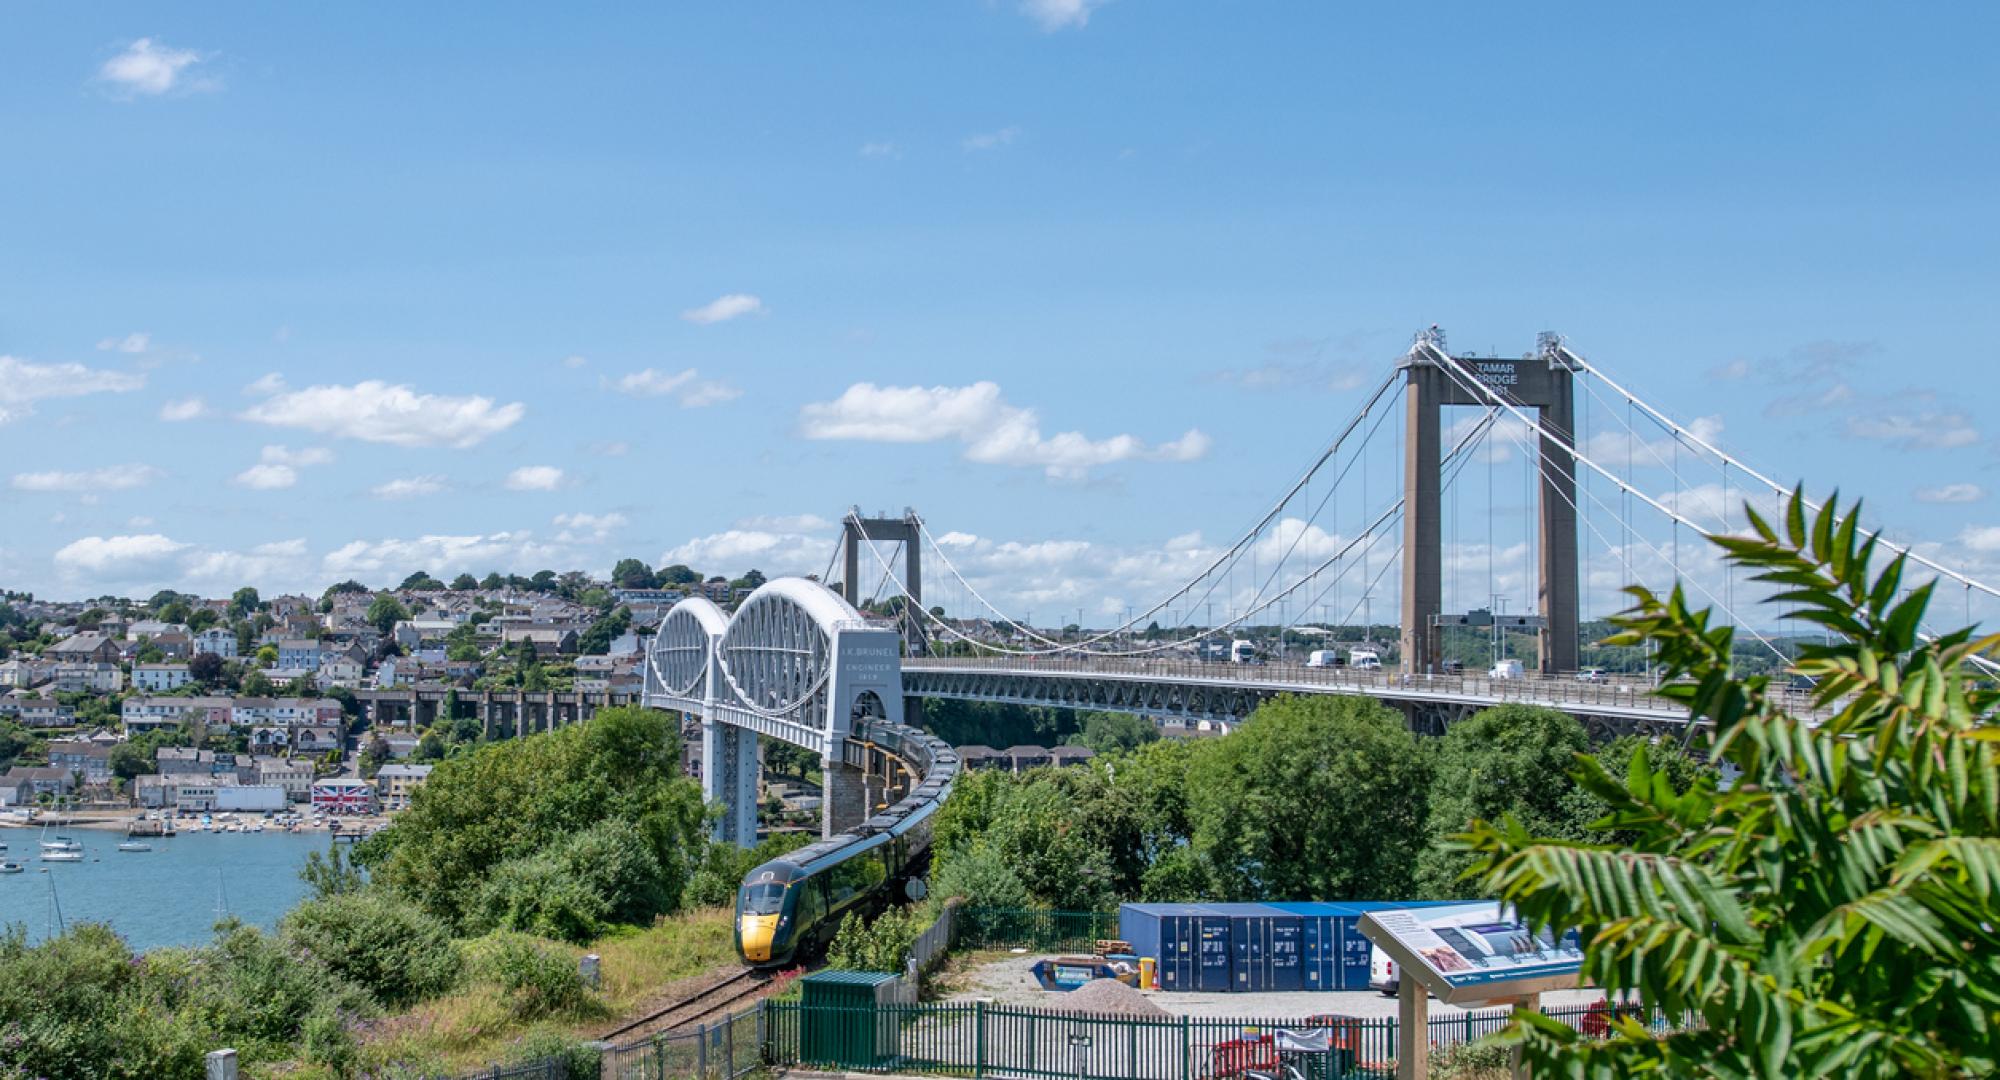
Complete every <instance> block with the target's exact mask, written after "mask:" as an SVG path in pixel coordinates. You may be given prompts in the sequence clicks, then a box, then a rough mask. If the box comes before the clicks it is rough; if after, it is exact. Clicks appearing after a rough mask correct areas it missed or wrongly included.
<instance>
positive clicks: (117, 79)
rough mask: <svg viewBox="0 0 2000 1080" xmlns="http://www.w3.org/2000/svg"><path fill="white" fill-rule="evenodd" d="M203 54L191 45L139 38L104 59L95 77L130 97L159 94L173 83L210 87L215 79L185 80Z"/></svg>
mask: <svg viewBox="0 0 2000 1080" xmlns="http://www.w3.org/2000/svg"><path fill="white" fill-rule="evenodd" d="M201 60H202V55H201V54H200V53H198V52H196V51H194V50H193V49H174V48H169V47H167V46H165V45H162V44H160V43H159V42H156V41H154V40H153V39H152V38H140V39H139V40H137V41H134V42H133V43H132V44H130V45H127V46H126V47H125V51H124V52H121V53H119V54H118V55H117V56H114V57H112V58H111V59H109V60H106V61H105V62H104V66H103V67H101V68H99V69H98V70H97V77H98V78H99V79H102V80H103V81H104V82H106V83H108V84H110V85H111V86H112V87H113V88H114V89H116V90H117V91H118V92H119V93H120V94H121V95H123V96H127V97H132V96H137V95H141V94H144V95H146V96H148V97H158V96H160V95H161V94H165V93H168V92H170V91H172V90H173V89H174V88H175V87H177V86H178V87H182V88H184V89H194V90H200V89H209V88H212V87H213V86H214V85H216V84H215V82H214V80H192V81H190V80H187V79H186V75H187V74H188V69H190V68H192V67H194V66H195V65H196V64H198V63H200V62H201Z"/></svg>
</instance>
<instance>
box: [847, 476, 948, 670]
mask: <svg viewBox="0 0 2000 1080" xmlns="http://www.w3.org/2000/svg"><path fill="white" fill-rule="evenodd" d="M870 541H874V542H878V543H885V544H901V545H902V546H903V586H904V588H906V589H908V590H909V593H910V595H909V602H908V603H907V604H906V605H905V606H904V608H903V618H902V627H901V630H902V635H903V649H904V651H905V653H906V654H907V655H910V656H928V655H929V654H930V639H929V638H927V637H926V636H925V635H924V616H923V612H921V611H919V610H916V609H917V608H919V607H921V606H922V605H923V600H924V544H923V522H922V521H920V520H918V518H917V512H916V511H915V510H910V509H907V508H906V509H904V511H903V516H902V517H899V518H887V517H872V518H865V517H862V516H861V508H860V507H858V506H857V507H855V508H853V509H851V510H849V511H848V512H847V519H846V520H845V521H842V522H841V523H840V575H841V576H840V595H841V596H842V597H844V598H845V599H846V600H847V602H848V603H850V604H853V605H854V606H855V607H857V608H858V607H860V606H861V603H862V595H861V580H862V573H863V570H862V567H863V563H862V561H861V548H862V545H864V544H866V543H868V542H870ZM866 565H867V567H868V576H869V577H871V578H872V577H874V576H875V575H874V569H875V559H874V557H873V556H870V557H869V559H868V563H867V564H866Z"/></svg>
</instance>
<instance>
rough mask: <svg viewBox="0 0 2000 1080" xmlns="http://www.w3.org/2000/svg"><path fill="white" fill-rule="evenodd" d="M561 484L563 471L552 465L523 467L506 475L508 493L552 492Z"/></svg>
mask: <svg viewBox="0 0 2000 1080" xmlns="http://www.w3.org/2000/svg"><path fill="white" fill-rule="evenodd" d="M562 482H563V471H562V470H561V469H558V468H556V467H555V466H554V465H523V466H521V467H520V468H518V469H515V470H514V471H513V472H510V473H508V474H507V489H508V490H509V491H554V490H555V489H557V488H559V487H561V486H562Z"/></svg>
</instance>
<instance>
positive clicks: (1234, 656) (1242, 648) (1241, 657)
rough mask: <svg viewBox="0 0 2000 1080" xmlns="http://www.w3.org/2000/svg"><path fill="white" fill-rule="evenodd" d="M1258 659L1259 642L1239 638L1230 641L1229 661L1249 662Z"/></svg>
mask: <svg viewBox="0 0 2000 1080" xmlns="http://www.w3.org/2000/svg"><path fill="white" fill-rule="evenodd" d="M1256 659H1257V643H1256V642H1253V641H1246V640H1244V639H1242V638H1237V639H1236V640H1235V641H1232V642H1230V643H1229V662H1230V663H1232V664H1248V663H1251V662H1253V661H1255V660H1256Z"/></svg>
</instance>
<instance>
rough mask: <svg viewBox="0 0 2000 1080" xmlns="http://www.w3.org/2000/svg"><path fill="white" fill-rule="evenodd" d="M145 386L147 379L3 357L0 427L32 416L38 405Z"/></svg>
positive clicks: (79, 365)
mask: <svg viewBox="0 0 2000 1080" xmlns="http://www.w3.org/2000/svg"><path fill="white" fill-rule="evenodd" d="M145 385H146V377H145V376H144V375H132V374H127V373H125V372H122V371H105V370H102V369H100V368H88V367H84V366H83V365H82V364H31V363H29V362H28V361H26V360H22V359H20V358H19V357H14V356H0V424H4V423H7V422H8V421H10V420H19V419H21V418H22V417H25V416H32V415H34V412H35V403H36V402H38V401H46V400H50V399H53V398H68V397H83V396H84V395H86V394H122V393H126V392H129V391H132V390H137V389H139V388H140V387H142V386H145Z"/></svg>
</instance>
